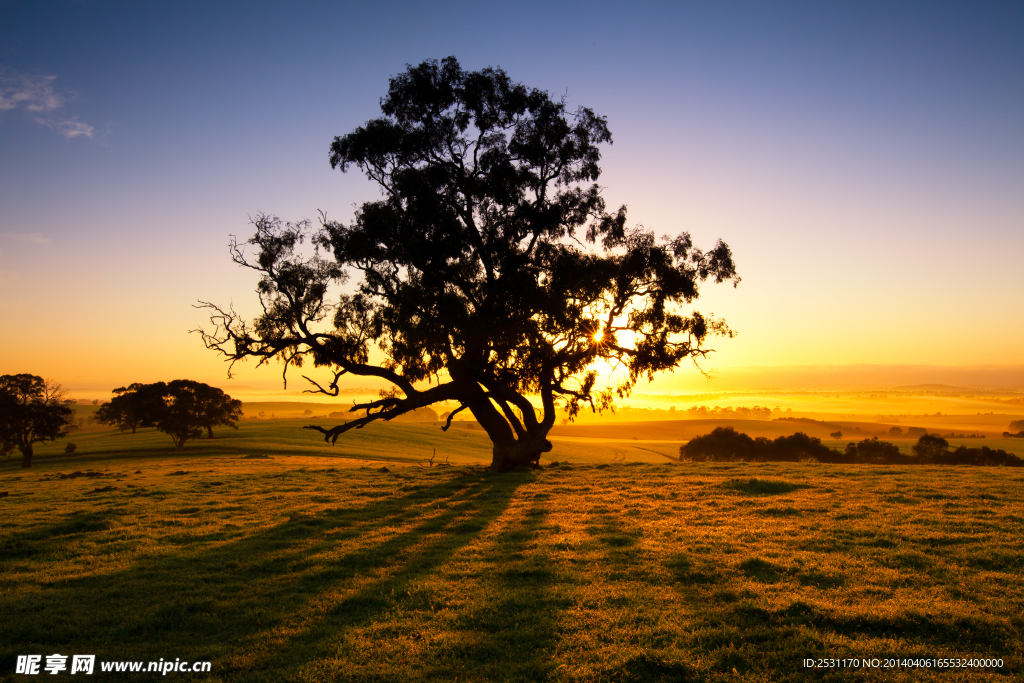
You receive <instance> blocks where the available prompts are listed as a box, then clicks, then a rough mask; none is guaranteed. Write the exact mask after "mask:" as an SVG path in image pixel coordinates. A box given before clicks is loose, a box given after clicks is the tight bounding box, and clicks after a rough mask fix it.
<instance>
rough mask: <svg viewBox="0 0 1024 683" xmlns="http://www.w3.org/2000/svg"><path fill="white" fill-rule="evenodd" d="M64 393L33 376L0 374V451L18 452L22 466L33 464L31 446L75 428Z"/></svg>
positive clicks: (50, 439) (58, 385) (68, 401)
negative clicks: (16, 450)
mask: <svg viewBox="0 0 1024 683" xmlns="http://www.w3.org/2000/svg"><path fill="white" fill-rule="evenodd" d="M74 404H75V402H74V400H72V399H69V398H67V392H66V391H64V389H63V388H62V387H61V386H60V384H57V383H56V382H52V381H47V380H44V379H43V378H42V377H38V376H36V375H28V374H20V375H3V376H0V451H2V452H3V454H4V455H7V454H8V453H10V452H11V451H12V450H14V449H15V448H17V449H18V450H19V451H21V466H22V467H31V466H32V447H33V445H34V444H37V443H45V442H46V441H53V440H55V439H59V438H61V437H63V436H67V435H68V434H70V433H71V432H72V431H74V430H75V429H77V427H76V426H75V424H74V416H73V415H74V414H73V412H72V410H71V406H72V405H74Z"/></svg>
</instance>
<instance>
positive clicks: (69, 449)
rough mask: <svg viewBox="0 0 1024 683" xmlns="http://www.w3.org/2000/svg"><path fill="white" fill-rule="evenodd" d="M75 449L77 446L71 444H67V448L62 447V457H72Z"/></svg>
mask: <svg viewBox="0 0 1024 683" xmlns="http://www.w3.org/2000/svg"><path fill="white" fill-rule="evenodd" d="M77 449H78V446H76V445H75V444H73V443H69V444H68V445H67V446H65V447H64V455H73V454H74V452H75V451H76V450H77Z"/></svg>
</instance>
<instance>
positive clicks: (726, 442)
mask: <svg viewBox="0 0 1024 683" xmlns="http://www.w3.org/2000/svg"><path fill="white" fill-rule="evenodd" d="M679 459H680V460H690V461H693V462H708V461H710V462H732V461H745V462H799V461H806V460H817V461H818V462H822V463H834V464H857V463H863V464H880V465H903V464H920V465H987V466H993V465H1004V466H1008V467H1020V466H1021V464H1022V462H1024V461H1022V460H1021V459H1020V458H1018V457H1017V456H1016V455H1013V454H1012V453H1007V452H1006V451H1003V450H994V449H991V448H988V447H987V446H982V447H981V448H967V447H966V446H960V447H959V448H957V449H956V450H955V451H950V450H949V443H948V442H947V441H946V440H945V439H943V438H942V437H940V436H936V435H930V434H925V435H924V436H922V437H921V438H920V439H919V440H918V442H917V443H916V444H914V455H913V456H907V455H903V454H902V453H900V449H899V447H898V446H896V444H893V443H889V442H888V441H879V440H878V437H873V438H871V439H864V440H863V441H860V442H858V443H848V444H846V450H845V451H842V452H840V451H837V450H834V449H831V448H828V447H826V446H824V445H823V444H822V443H821V439H817V438H813V437H810V436H807V435H806V434H804V433H803V432H797V433H796V434H793V435H791V436H780V437H778V438H777V439H774V440H771V439H767V438H765V437H758V438H756V439H752V438H750V437H749V436H748V435H746V434H743V433H742V432H737V431H736V430H735V429H733V428H732V427H717V428H716V429H714V430H713V431H712V432H711V433H710V434H705V435H703V436H698V437H695V438H693V439H691V440H690V441H689V442H688V443H686V444H684V445H683V446H681V447H680V448H679Z"/></svg>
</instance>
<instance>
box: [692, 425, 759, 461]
mask: <svg viewBox="0 0 1024 683" xmlns="http://www.w3.org/2000/svg"><path fill="white" fill-rule="evenodd" d="M756 448H757V446H756V445H755V442H754V440H753V439H751V438H750V437H749V436H747V435H746V434H742V433H740V432H737V431H736V430H735V429H733V428H732V427H716V428H715V429H714V430H713V431H712V432H711V433H710V434H704V435H703V436H698V437H695V438H693V439H690V441H689V442H688V443H686V444H684V445H683V446H680V447H679V458H680V459H681V460H682V459H686V460H692V461H693V462H706V461H712V462H727V461H729V460H751V459H753V454H754V450H755V449H756Z"/></svg>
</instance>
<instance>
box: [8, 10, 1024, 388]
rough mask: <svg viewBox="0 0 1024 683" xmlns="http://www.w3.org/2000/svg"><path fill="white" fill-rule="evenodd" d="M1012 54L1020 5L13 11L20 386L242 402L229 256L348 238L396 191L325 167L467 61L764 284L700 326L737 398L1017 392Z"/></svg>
mask: <svg viewBox="0 0 1024 683" xmlns="http://www.w3.org/2000/svg"><path fill="white" fill-rule="evenodd" d="M1022 36H1024V3H1021V2H1005V3H998V2H960V3H947V2H938V1H935V2H920V3H910V2H900V3H869V2H806V3H775V2H770V3H766V2H750V3H737V2H716V3H701V4H700V5H698V4H697V3H659V4H652V3H633V4H630V5H628V6H627V5H626V4H625V3H607V4H602V3H594V2H588V3H558V2H542V3H478V2H474V3H468V2H467V3H457V2H443V3H441V2H439V3H387V2H377V3H294V2H293V3H276V4H271V3H252V2H245V3H241V2H240V3H209V2H197V3H192V2H175V3H159V4H158V3H137V2H98V1H97V2H93V1H90V0H84V1H80V2H69V1H66V2H58V1H53V2H47V1H40V2H28V1H24V2H0V374H7V373H16V372H30V373H33V374H38V375H42V376H45V377H48V378H53V379H56V380H58V381H60V382H62V383H63V384H65V385H66V386H68V387H70V388H72V389H73V390H75V391H76V392H79V393H80V394H81V395H83V396H85V395H89V396H92V395H95V396H96V397H101V396H103V395H108V394H107V392H109V390H110V389H111V388H113V387H115V386H119V385H122V384H126V383H130V382H136V381H140V382H152V381H157V380H170V379H175V378H178V377H188V378H192V379H198V380H201V381H209V382H212V383H216V384H218V385H220V386H224V387H226V388H227V387H230V386H231V383H228V382H225V379H224V378H225V369H226V368H225V366H224V365H223V363H222V361H221V360H220V359H219V358H218V357H216V356H215V355H214V354H212V353H211V352H209V351H206V350H205V349H204V348H203V347H202V344H201V343H200V340H199V338H198V337H197V336H196V335H194V334H189V333H188V330H190V329H192V328H195V327H196V326H197V325H199V324H201V323H203V322H204V318H203V315H202V313H201V311H198V310H196V309H194V308H192V304H194V303H195V302H196V301H197V300H200V299H201V300H209V301H214V302H218V303H221V304H227V303H229V302H232V301H233V302H234V303H235V305H236V306H237V307H238V308H239V310H242V311H251V310H252V309H253V308H254V306H255V303H256V298H255V295H254V293H253V288H254V285H255V279H254V277H253V275H252V273H250V272H245V271H242V270H240V269H239V268H238V267H236V266H235V265H234V264H233V263H231V261H230V260H229V258H228V254H227V242H228V236H229V234H237V235H239V236H240V237H243V238H244V237H247V236H248V233H249V225H248V216H250V215H254V214H255V213H256V212H258V211H264V212H269V213H274V214H277V215H279V216H281V217H282V218H285V219H289V220H296V219H301V218H311V219H315V217H316V212H317V210H318V209H322V210H324V211H326V212H327V214H328V216H330V217H331V218H335V219H340V220H342V221H347V220H348V219H349V218H350V216H351V214H352V209H353V205H354V204H357V203H361V202H362V201H365V200H367V199H372V198H375V197H377V196H378V195H377V191H376V189H375V187H374V186H372V185H371V184H369V183H368V182H367V181H366V180H364V179H363V178H362V177H361V176H359V175H358V174H357V173H353V172H350V173H348V174H341V173H339V172H337V171H332V170H331V169H330V166H329V165H328V161H327V151H328V145H329V143H330V142H331V140H332V139H333V137H334V136H335V135H339V134H344V133H347V132H349V131H351V130H352V129H353V128H355V127H356V126H358V125H361V124H362V123H363V122H365V121H366V120H367V119H370V118H373V117H375V116H377V115H378V114H379V108H378V101H379V98H380V97H381V96H382V95H383V94H384V93H385V92H386V89H387V83H388V78H389V76H392V75H394V74H397V73H399V72H401V71H402V70H404V68H405V65H406V64H407V63H412V64H416V63H419V62H420V61H422V60H424V59H427V58H437V59H440V58H442V57H445V56H447V55H454V56H456V57H457V58H458V59H459V60H460V62H461V63H462V65H463V67H464V68H467V69H479V68H482V67H485V66H489V65H490V66H500V67H502V68H504V69H505V70H506V71H507V72H508V73H509V75H510V76H511V77H512V78H513V79H514V80H517V81H521V82H523V83H525V84H527V85H530V86H534V87H540V88H544V89H546V90H548V91H550V92H552V93H555V94H558V95H563V94H564V95H565V97H566V99H567V102H568V104H569V106H570V108H575V107H576V106H578V105H584V106H588V107H591V108H593V109H594V110H595V111H597V112H598V113H599V114H602V115H604V116H606V117H607V118H608V123H609V127H610V128H611V131H612V134H613V136H614V140H615V141H614V145H612V146H611V147H607V148H606V149H605V151H604V158H603V164H602V165H603V169H604V174H603V175H602V178H601V184H602V185H603V186H604V187H605V188H606V190H605V197H606V199H607V200H608V202H609V204H610V205H612V206H615V205H618V204H626V205H627V206H628V207H629V215H630V217H631V221H632V222H634V223H640V224H643V225H644V226H646V227H648V228H652V229H654V230H655V231H656V232H657V233H658V234H659V235H660V234H676V233H678V232H680V231H683V230H686V231H689V232H690V233H691V234H692V235H693V236H694V239H695V241H696V242H697V243H698V244H703V245H706V246H708V247H710V246H711V245H713V244H714V241H715V239H716V238H718V237H721V238H723V239H724V240H725V241H726V242H728V243H729V245H730V246H731V247H732V249H733V252H734V255H735V258H736V262H737V264H738V268H739V271H740V275H741V276H742V278H743V282H742V283H741V284H740V286H739V288H737V289H732V288H731V287H727V286H724V285H723V286H720V287H713V286H709V287H705V289H704V291H703V293H702V297H701V300H700V301H699V302H698V303H699V306H698V308H699V309H700V310H702V311H704V312H708V311H714V312H715V313H716V314H718V315H720V316H722V317H724V318H725V319H726V320H727V321H728V322H729V323H730V325H731V326H732V327H734V328H735V329H736V330H737V331H738V333H739V335H738V336H737V337H736V338H735V339H732V340H722V341H718V342H716V343H715V344H714V347H715V348H717V349H718V352H717V354H716V356H715V358H714V359H713V360H712V361H711V362H710V366H712V367H714V368H717V369H718V370H719V372H720V373H721V375H722V376H723V377H727V376H728V375H729V373H730V372H732V371H735V372H739V371H740V370H741V369H743V368H748V369H749V368H750V367H752V366H756V367H769V368H771V367H789V366H816V365H825V366H848V365H853V366H855V367H866V366H875V370H874V371H877V370H878V367H877V366H888V365H901V366H904V367H906V366H931V367H936V366H944V367H945V368H946V370H948V371H949V372H954V371H956V368H957V367H959V366H978V365H987V366H997V367H989V368H988V372H989V374H990V375H991V376H994V377H998V376H999V372H1000V370H999V367H998V366H1014V367H1011V368H1009V369H1008V370H1007V372H1008V373H1010V374H1012V373H1013V372H1016V373H1017V374H1016V375H1015V376H1017V377H1024V373H1022V372H1021V368H1022V366H1024V40H1022ZM1014 368H1016V369H1015V370H1014ZM940 369H941V367H940ZM776 374H778V373H776ZM883 374H884V373H883ZM919 374H920V373H919ZM947 374H948V373H947ZM278 375H279V369H278V368H277V367H272V368H270V369H264V370H260V371H255V370H253V369H252V367H251V365H250V366H249V367H248V368H243V369H242V371H241V373H240V374H239V378H238V379H237V380H235V381H236V382H237V383H239V384H242V385H247V386H255V385H260V386H265V385H270V384H274V383H275V382H276V381H277V380H278ZM925 375H927V373H924V374H922V375H921V377H920V381H928V379H927V378H926V377H925ZM938 375H941V372H939V373H938V374H937V375H936V377H935V379H934V380H932V381H942V378H941V377H939V376H938ZM694 376H695V377H696V378H699V375H696V373H694V372H693V371H692V370H688V371H686V372H682V373H677V374H676V376H675V378H674V379H672V380H666V381H665V382H664V383H662V385H661V386H662V387H663V388H665V389H667V390H671V389H672V387H677V388H678V387H682V386H684V385H685V386H689V385H692V384H693V383H694V382H695V381H696V379H695V378H694ZM1007 376H1009V375H1007ZM872 377H874V375H872ZM915 377H916V376H915ZM295 379H298V377H297V376H296V377H295ZM300 381H301V380H300ZM354 381H356V382H357V383H358V380H354ZM872 381H875V380H874V379H873V380H872ZM879 381H881V380H879ZM901 381H904V380H903V379H902V378H901V379H898V380H896V381H894V383H899V382H901ZM1021 381H1022V382H1024V380H1021ZM687 383H689V384H687ZM699 384H701V385H703V384H704V380H703V379H702V378H699ZM295 386H296V387H298V386H299V385H298V384H296V385H295ZM694 386H695V385H694ZM638 390H641V388H639V387H638Z"/></svg>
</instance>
